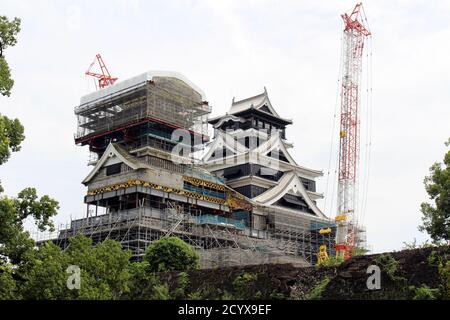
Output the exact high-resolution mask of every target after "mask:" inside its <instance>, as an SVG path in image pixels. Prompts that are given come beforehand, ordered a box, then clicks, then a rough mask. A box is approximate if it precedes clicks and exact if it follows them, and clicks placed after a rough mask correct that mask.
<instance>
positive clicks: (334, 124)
mask: <svg viewBox="0 0 450 320" xmlns="http://www.w3.org/2000/svg"><path fill="white" fill-rule="evenodd" d="M342 29H343V22H342V21H341V28H340V29H339V40H340V41H339V43H340V54H339V63H338V65H339V69H338V80H337V90H336V95H335V102H334V114H333V125H332V129H331V138H330V152H329V156H328V170H327V182H326V186H325V197H324V212H325V214H327V212H329V214H327V216H332V209H333V201H334V190H335V187H336V184H337V179H336V173H337V168H338V164H336V166H334V174H335V175H334V179H333V185H332V186H331V187H332V192H331V201H328V199H329V196H328V195H329V194H330V193H329V192H328V189H329V183H330V171H331V162H332V156H333V144H334V141H335V140H334V138H335V129H336V119H337V108H338V99H339V96H340V88H341V76H342V60H343V50H344V46H343V44H342V42H343V38H342V31H341V30H342ZM338 147H339V146H338ZM338 153H339V151H338ZM337 159H338V160H337V161H339V154H338V156H337ZM327 204H329V208H328V207H327ZM327 208H328V210H327Z"/></svg>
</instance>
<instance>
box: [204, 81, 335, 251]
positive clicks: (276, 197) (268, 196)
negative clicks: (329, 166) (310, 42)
mask: <svg viewBox="0 0 450 320" xmlns="http://www.w3.org/2000/svg"><path fill="white" fill-rule="evenodd" d="M209 123H210V124H212V125H213V127H214V140H213V142H212V143H211V144H210V146H209V150H208V152H207V153H206V154H205V156H204V157H203V161H204V167H205V168H206V169H208V170H209V171H211V172H213V173H215V174H217V175H218V176H221V177H223V178H224V179H225V181H226V184H227V185H228V186H229V187H231V188H233V189H234V190H236V191H237V192H239V193H241V194H242V195H244V196H246V197H248V198H251V199H252V200H253V201H254V202H255V203H257V206H256V209H255V210H253V219H254V221H253V225H254V226H255V227H257V228H269V229H271V230H272V232H273V233H275V234H279V235H280V237H283V235H282V234H283V230H285V231H286V234H291V236H292V232H294V233H295V232H296V231H293V230H297V231H298V232H299V234H298V236H299V237H303V235H304V234H305V233H306V234H307V235H308V236H311V233H312V236H313V237H315V238H316V241H313V243H312V246H313V248H312V251H318V247H317V246H318V245H320V244H321V243H320V242H321V241H322V242H324V243H326V244H328V247H329V252H330V254H332V253H334V251H333V245H332V241H333V240H332V237H333V236H332V233H334V223H333V222H332V221H331V220H330V219H329V218H328V217H327V216H325V215H324V214H323V213H322V211H321V210H320V209H319V208H318V207H317V203H316V201H317V200H318V199H321V198H323V195H322V194H321V193H318V192H317V191H316V182H315V179H316V178H318V177H320V176H322V175H323V174H322V172H321V171H319V170H314V169H310V168H307V167H304V166H301V165H299V164H298V163H297V162H296V161H295V160H294V159H293V157H292V156H291V155H290V153H289V149H290V148H292V147H293V145H292V143H290V142H289V141H288V140H287V139H286V127H287V126H288V125H291V124H292V120H289V119H284V118H282V117H281V116H280V115H279V114H278V113H277V112H276V110H275V109H274V107H273V105H272V103H271V102H270V100H269V96H268V94H267V90H266V89H264V92H263V93H261V94H259V95H256V96H253V97H250V98H246V99H243V100H240V101H235V99H234V98H233V101H232V104H231V107H230V109H229V111H228V112H227V113H226V114H225V115H223V116H219V117H215V118H212V119H210V120H209ZM258 213H261V215H259V214H258ZM264 223H267V224H268V225H267V226H265V225H264ZM328 227H330V232H329V234H328V235H327V236H324V234H317V233H318V232H320V230H322V231H321V232H322V233H323V232H324V230H325V229H328ZM302 234H303V235H302ZM304 249H305V248H301V249H300V250H304Z"/></svg>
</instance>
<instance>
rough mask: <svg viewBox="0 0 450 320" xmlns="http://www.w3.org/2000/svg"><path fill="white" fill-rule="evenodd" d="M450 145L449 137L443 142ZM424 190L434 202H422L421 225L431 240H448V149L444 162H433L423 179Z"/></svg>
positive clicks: (449, 200) (449, 175) (449, 182)
mask: <svg viewBox="0 0 450 320" xmlns="http://www.w3.org/2000/svg"><path fill="white" fill-rule="evenodd" d="M445 145H446V146H449V145H450V139H449V140H448V142H446V144H445ZM424 184H425V190H426V191H427V193H428V195H429V196H430V199H431V200H434V204H430V203H425V202H424V203H422V204H421V211H422V214H423V216H422V225H421V226H420V227H419V230H420V231H426V232H427V233H428V234H429V235H430V237H431V239H433V241H435V242H437V243H439V242H440V241H443V240H445V241H449V240H450V151H447V153H446V154H445V156H444V163H443V165H442V164H441V163H434V164H433V165H432V166H431V168H430V175H429V176H427V177H425V179H424Z"/></svg>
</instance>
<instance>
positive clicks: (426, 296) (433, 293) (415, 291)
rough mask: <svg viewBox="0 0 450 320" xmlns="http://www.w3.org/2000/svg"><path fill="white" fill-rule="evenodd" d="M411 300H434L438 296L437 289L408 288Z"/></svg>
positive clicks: (425, 287)
mask: <svg viewBox="0 0 450 320" xmlns="http://www.w3.org/2000/svg"><path fill="white" fill-rule="evenodd" d="M409 289H410V291H411V292H412V299H413V300H436V299H437V298H438V295H439V289H431V288H429V287H428V286H427V285H425V284H424V285H422V286H420V287H415V286H410V287H409Z"/></svg>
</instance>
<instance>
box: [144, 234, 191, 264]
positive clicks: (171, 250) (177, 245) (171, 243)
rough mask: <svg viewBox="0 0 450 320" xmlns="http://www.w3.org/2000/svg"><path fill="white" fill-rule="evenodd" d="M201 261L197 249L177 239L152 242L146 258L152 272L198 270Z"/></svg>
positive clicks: (171, 238)
mask: <svg viewBox="0 0 450 320" xmlns="http://www.w3.org/2000/svg"><path fill="white" fill-rule="evenodd" d="M199 259H200V258H199V255H198V253H197V252H196V251H195V249H194V248H193V247H192V246H190V245H189V244H187V243H186V242H184V241H183V240H181V239H180V238H177V237H167V238H161V239H159V240H156V241H154V242H152V243H151V244H150V246H149V247H148V248H147V250H146V252H145V256H144V260H145V261H146V262H147V263H148V268H149V271H150V272H166V271H175V270H177V271H178V270H179V271H183V270H190V269H198V268H199Z"/></svg>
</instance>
